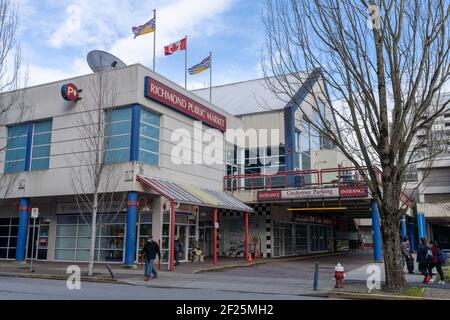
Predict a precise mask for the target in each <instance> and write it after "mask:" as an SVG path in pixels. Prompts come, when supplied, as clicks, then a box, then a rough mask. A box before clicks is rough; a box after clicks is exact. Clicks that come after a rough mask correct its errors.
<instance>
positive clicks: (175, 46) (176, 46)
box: [164, 38, 187, 56]
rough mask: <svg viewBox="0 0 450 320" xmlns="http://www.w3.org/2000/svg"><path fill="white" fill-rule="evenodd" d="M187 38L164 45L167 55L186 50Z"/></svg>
mask: <svg viewBox="0 0 450 320" xmlns="http://www.w3.org/2000/svg"><path fill="white" fill-rule="evenodd" d="M186 45H187V38H184V39H182V40H180V41H178V42H174V43H172V44H169V45H168V46H166V47H164V53H165V54H166V56H170V55H171V54H172V53H175V52H177V51H178V50H186Z"/></svg>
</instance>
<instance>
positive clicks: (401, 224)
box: [400, 215, 408, 240]
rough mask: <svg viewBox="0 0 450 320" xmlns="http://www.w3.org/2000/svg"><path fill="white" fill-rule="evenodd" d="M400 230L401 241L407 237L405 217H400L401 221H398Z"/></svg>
mask: <svg viewBox="0 0 450 320" xmlns="http://www.w3.org/2000/svg"><path fill="white" fill-rule="evenodd" d="M400 230H401V233H402V240H403V239H404V238H405V237H406V236H408V232H407V231H406V215H403V216H402V219H401V220H400Z"/></svg>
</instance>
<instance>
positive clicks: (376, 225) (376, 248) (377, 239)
mask: <svg viewBox="0 0 450 320" xmlns="http://www.w3.org/2000/svg"><path fill="white" fill-rule="evenodd" d="M371 208H372V234H373V257H374V260H375V262H382V261H383V244H382V237H381V219H380V210H378V203H377V201H376V200H372V201H371Z"/></svg>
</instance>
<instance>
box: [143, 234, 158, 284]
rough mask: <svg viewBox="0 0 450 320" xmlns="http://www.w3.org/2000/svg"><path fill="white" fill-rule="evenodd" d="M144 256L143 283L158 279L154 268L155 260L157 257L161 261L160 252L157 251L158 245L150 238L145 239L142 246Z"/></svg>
mask: <svg viewBox="0 0 450 320" xmlns="http://www.w3.org/2000/svg"><path fill="white" fill-rule="evenodd" d="M142 253H143V254H144V262H145V278H144V280H145V281H149V280H150V279H154V278H156V277H158V272H157V271H156V268H155V260H156V256H157V255H158V257H159V259H161V251H160V250H159V245H158V244H157V243H156V241H154V240H153V237H152V236H149V237H148V239H147V243H146V244H145V245H144V249H143V250H142Z"/></svg>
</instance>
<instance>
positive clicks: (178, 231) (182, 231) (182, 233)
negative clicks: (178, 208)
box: [175, 225, 189, 261]
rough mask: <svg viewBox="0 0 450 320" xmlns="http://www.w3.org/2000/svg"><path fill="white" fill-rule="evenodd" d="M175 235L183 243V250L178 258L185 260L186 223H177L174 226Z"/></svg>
mask: <svg viewBox="0 0 450 320" xmlns="http://www.w3.org/2000/svg"><path fill="white" fill-rule="evenodd" d="M175 237H178V239H180V241H181V242H182V244H183V249H184V250H183V251H182V252H181V254H180V257H179V260H180V261H186V260H187V258H186V257H187V251H188V247H189V244H188V241H189V239H188V234H187V226H186V225H177V226H175Z"/></svg>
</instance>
